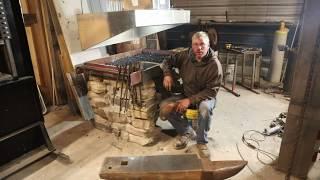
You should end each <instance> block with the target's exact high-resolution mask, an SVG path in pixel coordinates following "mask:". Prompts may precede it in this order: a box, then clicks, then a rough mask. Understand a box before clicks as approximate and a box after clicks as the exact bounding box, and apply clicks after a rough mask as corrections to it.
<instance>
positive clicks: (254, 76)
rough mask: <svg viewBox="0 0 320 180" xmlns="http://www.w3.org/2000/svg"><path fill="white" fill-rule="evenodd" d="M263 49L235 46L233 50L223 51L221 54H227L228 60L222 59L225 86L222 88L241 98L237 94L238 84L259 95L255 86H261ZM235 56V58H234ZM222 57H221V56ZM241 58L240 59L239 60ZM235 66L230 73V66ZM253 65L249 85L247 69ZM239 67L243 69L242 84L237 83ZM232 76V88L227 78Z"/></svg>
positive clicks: (226, 49)
mask: <svg viewBox="0 0 320 180" xmlns="http://www.w3.org/2000/svg"><path fill="white" fill-rule="evenodd" d="M261 52H262V49H261V48H250V47H242V46H233V47H231V48H225V49H223V50H222V51H221V53H220V54H225V55H226V58H225V60H223V58H220V60H221V62H222V65H223V67H224V68H223V75H224V78H223V85H222V87H223V88H225V89H226V90H227V91H229V92H230V93H232V94H234V95H235V96H237V97H239V96H240V94H239V93H238V92H236V90H235V88H236V84H239V85H241V86H242V87H244V88H246V89H248V90H250V91H252V92H254V93H256V94H259V92H258V91H256V90H255V89H254V88H255V85H256V84H257V85H258V86H260V64H261V58H262V55H261ZM232 56H234V58H232ZM220 57H221V56H220ZM238 57H240V58H238ZM232 64H233V65H234V68H233V72H232V73H230V72H228V66H229V65H232ZM248 65H249V66H250V65H251V71H250V74H249V81H250V83H249V84H248V83H247V82H246V79H247V77H248V75H245V74H246V73H245V69H246V67H247V66H248ZM238 66H240V68H241V76H240V82H239V81H237V75H238V74H239V73H238V68H239V67H238ZM229 75H231V76H232V82H231V88H229V87H227V82H226V81H227V77H228V76H229Z"/></svg>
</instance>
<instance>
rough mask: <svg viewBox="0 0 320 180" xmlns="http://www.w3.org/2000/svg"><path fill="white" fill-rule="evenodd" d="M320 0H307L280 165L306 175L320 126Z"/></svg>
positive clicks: (299, 175) (288, 173)
mask: <svg viewBox="0 0 320 180" xmlns="http://www.w3.org/2000/svg"><path fill="white" fill-rule="evenodd" d="M319 7H320V1H319V0H306V1H305V9H304V14H303V21H302V28H301V33H300V34H301V37H300V40H299V49H298V53H297V57H296V66H295V72H294V73H295V74H294V80H293V85H292V93H291V95H292V97H291V102H290V105H289V111H288V117H287V120H286V126H285V131H284V136H283V139H282V143H281V149H280V155H279V161H278V167H277V168H278V169H279V170H282V171H284V172H287V175H288V176H290V175H294V176H297V177H301V178H305V177H306V176H307V173H308V171H309V168H310V166H311V164H312V156H313V154H314V151H315V150H314V147H315V143H316V138H317V134H318V132H319V130H320V121H319V117H320V94H319V92H320V53H319V52H320V21H319V20H318V18H319V17H320V11H319Z"/></svg>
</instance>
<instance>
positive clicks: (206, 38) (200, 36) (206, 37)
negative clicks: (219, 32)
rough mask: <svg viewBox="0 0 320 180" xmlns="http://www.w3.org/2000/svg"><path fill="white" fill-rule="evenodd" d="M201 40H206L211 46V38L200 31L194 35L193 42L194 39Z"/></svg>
mask: <svg viewBox="0 0 320 180" xmlns="http://www.w3.org/2000/svg"><path fill="white" fill-rule="evenodd" d="M199 38H202V39H203V40H204V42H205V43H206V44H208V45H209V42H210V41H209V36H208V34H207V33H206V32H203V31H199V32H196V33H194V34H193V36H192V41H193V40H194V39H199Z"/></svg>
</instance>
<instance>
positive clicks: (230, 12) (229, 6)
mask: <svg viewBox="0 0 320 180" xmlns="http://www.w3.org/2000/svg"><path fill="white" fill-rule="evenodd" d="M303 4H304V0H268V1H267V0H172V5H173V7H174V8H183V9H188V10H191V19H192V22H197V21H198V20H199V19H201V20H213V21H216V22H279V21H281V20H284V21H286V22H291V23H296V22H297V21H298V19H299V17H300V15H301V13H302V9H303Z"/></svg>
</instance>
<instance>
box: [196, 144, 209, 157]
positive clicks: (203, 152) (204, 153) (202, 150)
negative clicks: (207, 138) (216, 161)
mask: <svg viewBox="0 0 320 180" xmlns="http://www.w3.org/2000/svg"><path fill="white" fill-rule="evenodd" d="M197 148H198V151H199V156H200V157H201V158H208V159H209V158H210V151H209V148H208V146H207V144H197Z"/></svg>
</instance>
